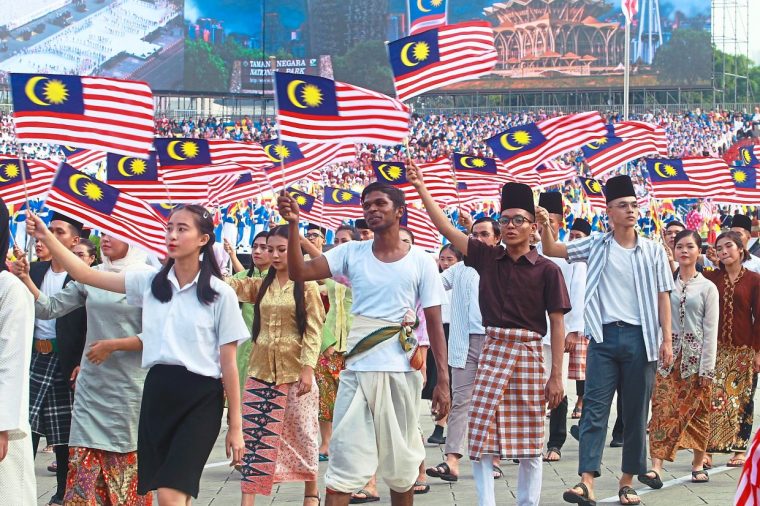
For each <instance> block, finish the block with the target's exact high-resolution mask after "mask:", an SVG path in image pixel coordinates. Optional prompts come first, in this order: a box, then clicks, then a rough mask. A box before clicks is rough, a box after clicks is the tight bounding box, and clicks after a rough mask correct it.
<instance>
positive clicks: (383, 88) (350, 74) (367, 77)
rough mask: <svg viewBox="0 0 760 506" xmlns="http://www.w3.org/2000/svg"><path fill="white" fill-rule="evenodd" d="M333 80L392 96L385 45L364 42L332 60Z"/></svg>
mask: <svg viewBox="0 0 760 506" xmlns="http://www.w3.org/2000/svg"><path fill="white" fill-rule="evenodd" d="M333 73H334V75H335V79H336V80H338V81H344V82H347V83H351V84H354V85H356V86H361V87H363V88H369V89H371V90H375V91H379V92H380V93H385V94H387V95H391V96H393V95H394V93H395V92H394V88H393V74H392V73H391V66H390V63H388V53H387V52H386V50H385V44H383V42H382V41H379V40H366V41H362V42H360V43H358V44H356V45H355V46H354V47H352V48H351V49H349V50H348V51H347V52H346V54H345V55H343V56H337V57H334V58H333Z"/></svg>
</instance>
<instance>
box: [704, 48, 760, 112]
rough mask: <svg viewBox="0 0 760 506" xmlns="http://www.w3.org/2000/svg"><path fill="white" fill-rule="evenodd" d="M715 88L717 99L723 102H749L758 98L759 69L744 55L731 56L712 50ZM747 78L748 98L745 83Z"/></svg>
mask: <svg viewBox="0 0 760 506" xmlns="http://www.w3.org/2000/svg"><path fill="white" fill-rule="evenodd" d="M714 55H715V56H714V58H713V62H714V71H715V88H716V91H717V93H718V95H717V99H718V100H720V101H723V102H734V101H736V102H751V101H752V100H753V97H758V96H760V95H759V93H760V67H758V66H757V65H756V64H755V62H753V61H752V60H750V59H749V58H748V57H747V56H746V55H732V54H728V53H724V52H723V51H721V50H720V49H717V48H715V49H714ZM736 76H748V77H749V96H747V81H746V79H745V78H744V77H736Z"/></svg>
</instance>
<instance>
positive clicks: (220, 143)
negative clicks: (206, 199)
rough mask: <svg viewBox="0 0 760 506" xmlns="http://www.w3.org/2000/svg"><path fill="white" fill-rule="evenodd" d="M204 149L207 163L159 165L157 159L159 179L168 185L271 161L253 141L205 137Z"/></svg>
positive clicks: (258, 167)
mask: <svg viewBox="0 0 760 506" xmlns="http://www.w3.org/2000/svg"><path fill="white" fill-rule="evenodd" d="M188 140H189V141H193V140H194V139H188ZM208 150H209V155H210V157H211V165H187V166H182V165H165V166H162V165H161V163H160V160H159V164H158V175H159V178H160V179H161V180H162V181H163V182H165V183H166V184H170V185H174V184H180V183H192V182H198V181H209V180H210V179H212V178H214V177H221V176H230V175H237V174H245V173H246V172H248V171H249V170H251V169H260V168H262V167H266V166H268V165H271V164H272V160H270V159H269V157H268V156H267V155H266V153H264V148H262V147H261V144H256V143H253V142H235V141H225V140H218V139H209V140H208Z"/></svg>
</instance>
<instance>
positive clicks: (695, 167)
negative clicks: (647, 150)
mask: <svg viewBox="0 0 760 506" xmlns="http://www.w3.org/2000/svg"><path fill="white" fill-rule="evenodd" d="M646 163H647V172H648V176H649V180H650V181H651V183H652V193H653V194H654V196H655V197H656V198H658V199H663V198H672V199H680V198H689V197H694V198H704V197H714V200H716V201H718V202H722V201H723V200H722V198H731V197H734V196H735V188H734V182H733V180H732V178H731V171H730V170H729V168H728V165H727V164H726V162H725V161H723V160H722V159H720V158H683V159H673V158H648V159H647V161H646Z"/></svg>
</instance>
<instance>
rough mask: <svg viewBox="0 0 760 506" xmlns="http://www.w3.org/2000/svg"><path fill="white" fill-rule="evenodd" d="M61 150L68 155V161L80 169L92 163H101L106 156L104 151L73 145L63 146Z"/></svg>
mask: <svg viewBox="0 0 760 506" xmlns="http://www.w3.org/2000/svg"><path fill="white" fill-rule="evenodd" d="M61 152H63V154H64V156H66V163H68V164H69V165H71V166H72V167H74V168H75V169H79V170H84V169H85V168H87V167H89V166H90V165H93V164H95V163H100V162H102V161H103V160H105V158H106V154H105V153H104V152H102V151H94V150H92V149H82V148H75V147H73V146H61Z"/></svg>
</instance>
